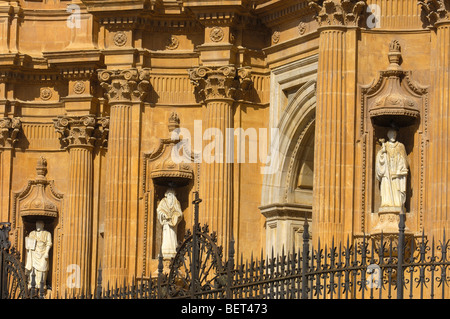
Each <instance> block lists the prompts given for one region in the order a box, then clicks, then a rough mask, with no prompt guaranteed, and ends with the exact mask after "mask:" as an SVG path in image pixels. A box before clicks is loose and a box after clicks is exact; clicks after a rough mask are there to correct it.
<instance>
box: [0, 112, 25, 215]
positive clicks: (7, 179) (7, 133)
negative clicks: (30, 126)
mask: <svg viewBox="0 0 450 319" xmlns="http://www.w3.org/2000/svg"><path fill="white" fill-rule="evenodd" d="M21 127H22V122H21V120H20V118H17V117H12V118H9V117H4V118H2V119H0V196H1V198H0V205H1V206H0V209H1V212H0V218H1V219H0V220H9V211H10V198H11V197H10V189H11V176H12V167H13V165H12V159H13V151H14V145H15V144H16V143H17V141H18V136H19V132H20V129H21Z"/></svg>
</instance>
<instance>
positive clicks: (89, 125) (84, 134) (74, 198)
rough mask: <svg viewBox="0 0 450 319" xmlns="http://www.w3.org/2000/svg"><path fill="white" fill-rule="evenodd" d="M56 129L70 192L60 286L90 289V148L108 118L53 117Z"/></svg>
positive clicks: (101, 137) (102, 135) (103, 134)
mask: <svg viewBox="0 0 450 319" xmlns="http://www.w3.org/2000/svg"><path fill="white" fill-rule="evenodd" d="M55 128H56V131H57V132H58V133H60V135H61V144H62V145H63V147H65V148H67V150H68V152H69V192H68V196H67V197H68V204H67V207H66V209H65V211H64V216H63V221H64V224H63V260H62V273H61V276H62V277H61V278H62V280H61V284H62V287H61V289H62V291H65V290H66V289H68V288H69V289H70V288H84V289H86V288H93V286H92V287H91V276H92V271H91V264H92V262H91V260H92V258H93V256H92V252H93V247H92V239H93V236H94V233H93V229H92V223H93V165H94V160H93V156H94V154H93V151H94V147H96V146H102V145H104V143H105V142H106V138H107V132H108V118H98V119H97V118H96V117H95V116H93V115H88V116H82V117H60V118H58V119H56V120H55ZM73 265H75V266H73ZM74 271H77V272H78V273H77V274H75V273H74ZM77 275H79V277H78V276H77ZM69 276H70V277H69ZM78 278H79V281H78ZM92 284H95V283H92Z"/></svg>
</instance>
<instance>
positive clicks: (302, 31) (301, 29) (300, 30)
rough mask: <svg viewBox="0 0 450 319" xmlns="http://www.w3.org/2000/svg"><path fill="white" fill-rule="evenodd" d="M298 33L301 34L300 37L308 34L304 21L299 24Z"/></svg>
mask: <svg viewBox="0 0 450 319" xmlns="http://www.w3.org/2000/svg"><path fill="white" fill-rule="evenodd" d="M297 28H298V33H299V34H300V35H304V34H305V33H306V23H304V22H303V21H301V22H300V23H299V24H298V27H297Z"/></svg>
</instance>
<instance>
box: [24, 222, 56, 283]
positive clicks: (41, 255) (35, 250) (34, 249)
mask: <svg viewBox="0 0 450 319" xmlns="http://www.w3.org/2000/svg"><path fill="white" fill-rule="evenodd" d="M51 247H52V235H51V234H50V232H48V231H46V230H44V222H43V221H40V220H38V221H37V222H36V230H33V231H32V232H31V233H30V234H29V235H28V236H27V237H25V249H26V251H27V255H26V263H25V269H27V270H28V271H29V282H28V286H31V274H32V272H33V270H34V273H35V275H36V277H35V281H36V288H39V287H40V283H41V280H42V281H43V282H44V288H45V282H46V280H47V272H48V269H49V261H48V253H49V251H50V248H51Z"/></svg>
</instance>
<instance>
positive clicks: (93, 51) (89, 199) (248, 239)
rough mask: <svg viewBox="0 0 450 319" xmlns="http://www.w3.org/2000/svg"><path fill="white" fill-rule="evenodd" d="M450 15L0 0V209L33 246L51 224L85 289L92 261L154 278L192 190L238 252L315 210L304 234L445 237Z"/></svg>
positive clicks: (344, 1) (402, 8)
mask: <svg viewBox="0 0 450 319" xmlns="http://www.w3.org/2000/svg"><path fill="white" fill-rule="evenodd" d="M449 12H450V6H449V4H448V2H447V1H443V0H424V1H419V3H417V1H415V0H396V1H392V0H361V1H357V0H322V1H318V0H317V1H312V0H239V1H237V0H222V1H214V0H211V1H200V0H198V1H196V0H108V1H102V0H72V1H70V0H10V1H1V2H0V26H1V28H0V43H1V44H0V79H1V80H0V112H1V115H0V129H1V133H2V134H1V135H0V208H1V210H0V221H1V222H10V223H11V232H10V239H11V242H12V244H13V245H14V246H15V247H17V248H18V250H19V251H20V252H22V253H23V255H24V258H25V255H26V254H27V251H29V250H33V249H34V248H33V247H35V246H33V245H36V244H35V243H34V242H33V241H30V240H28V239H27V240H26V238H29V234H31V233H32V232H33V231H35V228H36V223H37V222H38V221H43V222H44V228H45V230H46V231H47V232H49V233H50V236H51V247H50V248H49V250H48V251H47V252H48V256H47V257H46V258H47V261H48V273H47V276H46V285H47V287H48V286H50V287H51V289H52V292H60V293H61V292H63V291H65V290H67V289H68V288H80V287H94V286H95V283H96V279H97V278H96V276H97V269H98V268H99V267H100V266H101V268H102V269H103V280H104V282H106V281H108V280H109V281H116V280H117V281H118V282H122V281H123V280H124V279H126V280H128V279H130V278H132V277H141V276H142V277H145V278H149V277H152V274H154V272H155V271H156V268H157V263H158V256H159V254H160V253H161V251H162V249H161V247H162V246H164V247H165V248H164V249H167V251H168V254H171V255H170V256H173V254H174V251H173V247H174V246H173V242H174V241H181V240H182V239H183V236H184V233H185V231H187V230H188V229H192V227H193V223H194V205H193V203H192V202H193V200H194V195H195V194H196V193H197V192H198V194H199V197H200V198H201V200H202V201H201V203H200V206H199V221H200V223H201V224H208V226H209V229H210V230H211V231H215V232H216V233H217V238H218V243H219V244H220V245H221V246H222V247H223V249H224V254H225V253H226V252H227V250H228V247H229V242H230V240H231V239H233V240H234V241H235V243H236V244H235V249H236V254H237V255H238V256H241V255H242V256H243V258H244V259H246V258H250V256H251V254H252V253H256V254H259V252H260V251H261V250H262V251H264V253H269V252H270V251H274V252H275V253H280V252H281V251H283V250H285V251H289V250H290V249H293V247H300V246H301V239H302V236H303V234H302V229H303V228H302V225H303V223H304V222H305V220H308V221H309V222H310V225H311V227H310V232H311V234H310V236H311V238H312V240H313V242H314V241H318V240H319V239H320V241H321V242H323V243H327V242H330V243H331V242H332V241H334V242H341V241H344V240H347V238H350V239H351V240H354V239H358V238H360V237H361V236H363V235H369V236H374V238H375V237H376V236H378V235H379V234H380V233H384V234H388V235H389V234H391V235H392V236H395V233H396V231H397V229H396V227H397V226H396V225H397V223H398V218H399V214H405V216H406V227H407V229H406V231H407V234H408V235H409V236H411V237H414V236H419V235H421V234H423V233H424V234H425V235H426V236H430V238H431V236H441V235H442V233H443V231H444V229H445V228H447V229H448V226H449V225H450V216H448V214H449V213H450V211H449V210H450V207H449V203H450V197H449V196H448V191H447V187H448V186H450V173H449V172H450V170H449V162H450V157H449V137H450V131H449V130H450V126H449V122H450V98H449V92H450V75H449V65H450V36H449V34H450V16H449ZM393 132H395V133H393ZM168 190H170V191H169V192H168ZM167 194H170V195H169V196H168V199H167V202H168V203H166V195H167ZM174 200H176V201H175V202H174ZM173 203H176V205H175V204H173ZM163 206H164V207H163ZM160 207H163V208H160ZM161 216H162V217H161ZM169 237H170V238H169ZM171 247H172V248H171ZM74 276H75V277H74ZM73 278H76V280H75V282H76V284H75V285H73V283H74V281H73Z"/></svg>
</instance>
